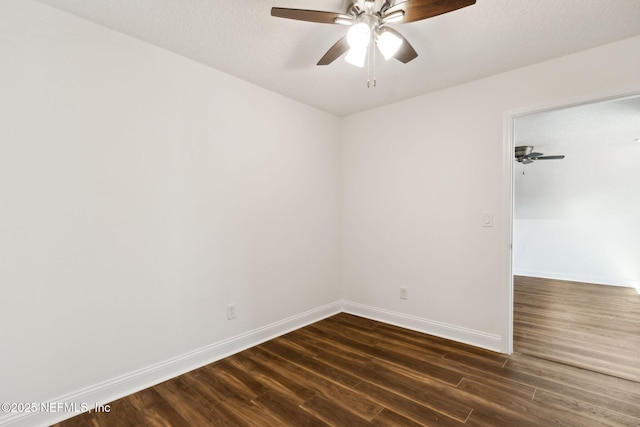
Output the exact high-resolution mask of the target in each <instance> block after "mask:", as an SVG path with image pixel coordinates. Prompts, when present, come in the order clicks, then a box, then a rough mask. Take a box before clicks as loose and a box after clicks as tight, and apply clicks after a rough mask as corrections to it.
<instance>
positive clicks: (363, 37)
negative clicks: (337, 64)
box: [347, 22, 371, 49]
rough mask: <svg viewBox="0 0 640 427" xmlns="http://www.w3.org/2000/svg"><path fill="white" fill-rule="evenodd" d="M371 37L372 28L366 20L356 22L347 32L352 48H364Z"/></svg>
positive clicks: (348, 41)
mask: <svg viewBox="0 0 640 427" xmlns="http://www.w3.org/2000/svg"><path fill="white" fill-rule="evenodd" d="M370 39H371V28H369V26H368V25H367V24H365V23H364V22H360V23H359V24H355V25H353V26H351V28H349V31H348V32H347V43H349V46H351V47H352V48H356V49H357V48H363V47H366V46H368V45H369V40H370Z"/></svg>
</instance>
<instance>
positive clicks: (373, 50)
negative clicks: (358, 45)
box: [367, 35, 376, 89]
mask: <svg viewBox="0 0 640 427" xmlns="http://www.w3.org/2000/svg"><path fill="white" fill-rule="evenodd" d="M371 39H372V40H371V43H369V46H367V50H368V51H367V89H369V88H371V67H372V66H373V87H376V47H375V41H374V40H375V39H374V37H373V35H371ZM371 56H373V61H372V60H371Z"/></svg>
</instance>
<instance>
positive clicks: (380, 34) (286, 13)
mask: <svg viewBox="0 0 640 427" xmlns="http://www.w3.org/2000/svg"><path fill="white" fill-rule="evenodd" d="M475 2H476V0H404V1H403V0H345V11H344V12H343V13H336V12H324V11H319V10H306V9H289V8H283V7H273V8H271V16H275V17H278V18H288V19H295V20H298V21H308V22H317V23H321V24H338V25H347V26H350V27H351V28H349V31H348V32H347V34H346V35H345V36H344V37H342V38H341V39H340V40H338V41H337V42H336V43H335V44H334V45H333V46H332V47H331V48H330V49H329V50H328V51H327V53H325V54H324V56H323V57H322V58H320V60H319V61H318V64H317V65H328V64H331V63H332V62H333V61H335V60H336V59H337V58H339V57H340V56H342V55H343V54H344V53H347V56H346V57H345V59H346V61H347V62H349V63H350V64H353V65H356V66H358V67H363V66H364V63H365V60H366V58H367V53H368V51H369V46H370V44H371V43H370V42H371V40H373V41H374V43H375V46H377V47H378V49H379V50H380V52H381V53H382V55H383V56H384V58H385V59H390V58H392V57H393V58H396V59H397V60H398V61H400V62H403V63H405V64H406V63H407V62H409V61H412V60H413V59H415V58H416V57H417V56H418V53H417V52H416V51H415V49H414V48H413V47H412V46H411V44H409V42H408V41H407V40H406V39H405V38H404V37H403V36H402V35H401V34H400V33H399V32H397V31H396V30H394V29H393V28H391V27H389V26H388V24H394V23H408V22H415V21H421V20H423V19H427V18H431V17H434V16H437V15H442V14H443V13H448V12H452V11H454V10H457V9H461V8H463V7H466V6H471V5H473V4H475ZM374 55H375V53H374Z"/></svg>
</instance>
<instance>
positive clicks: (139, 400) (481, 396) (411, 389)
mask: <svg viewBox="0 0 640 427" xmlns="http://www.w3.org/2000/svg"><path fill="white" fill-rule="evenodd" d="M552 424H554V425H562V426H580V427H585V426H602V425H609V426H638V425H640V383H637V382H632V381H627V380H623V379H620V378H615V377H611V376H608V375H604V374H599V373H594V372H590V371H587V370H583V369H579V368H575V367H571V366H567V365H563V364H558V363H554V362H550V361H547V360H542V359H539V358H535V357H530V356H525V355H522V354H514V355H512V356H505V355H502V354H498V353H493V352H490V351H486V350H482V349H478V348H475V347H471V346H468V345H464V344H460V343H457V342H453V341H448V340H445V339H442V338H438V337H433V336H429V335H424V334H421V333H418V332H414V331H409V330H406V329H402V328H398V327H395V326H391V325H387V324H383V323H379V322H375V321H372V320H368V319H363V318H360V317H356V316H352V315H349V314H345V313H342V314H338V315H336V316H332V317H330V318H328V319H325V320H322V321H320V322H317V323H314V324H312V325H309V326H307V327H304V328H302V329H299V330H297V331H294V332H291V333H289V334H286V335H284V336H281V337H279V338H276V339H274V340H271V341H268V342H266V343H264V344H261V345H258V346H256V347H253V348H251V349H248V350H245V351H243V352H241V353H238V354H235V355H233V356H230V357H228V358H226V359H223V360H220V361H218V362H215V363H212V364H210V365H207V366H204V367H202V368H199V369H196V370H194V371H192V372H189V373H187V374H184V375H181V376H179V377H177V378H174V379H171V380H169V381H166V382H164V383H161V384H159V385H157V386H154V387H151V388H149V389H146V390H143V391H141V392H139V393H135V394H132V395H130V396H127V397H125V398H122V399H119V400H117V401H115V402H112V403H111V412H109V413H95V412H94V413H86V414H82V415H79V416H77V417H75V418H71V419H69V420H67V421H65V422H62V423H60V424H57V426H58V427H75V426H89V425H90V426H95V427H101V426H122V427H127V426H140V425H144V426H269V427H272V426H339V427H342V426H348V427H351V426H381V427H390V426H393V427H398V426H408V427H411V426H463V425H464V426H491V427H496V426H548V425H552Z"/></svg>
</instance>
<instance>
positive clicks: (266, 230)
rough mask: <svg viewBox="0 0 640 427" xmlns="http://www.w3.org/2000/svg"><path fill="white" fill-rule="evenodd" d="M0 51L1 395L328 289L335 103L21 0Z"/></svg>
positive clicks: (184, 349)
mask: <svg viewBox="0 0 640 427" xmlns="http://www.w3.org/2000/svg"><path fill="white" fill-rule="evenodd" d="M0 55H1V56H2V58H3V59H2V66H1V67H0V92H1V96H0V153H1V154H0V284H1V290H2V295H1V296H0V306H1V309H0V324H1V325H2V328H3V332H2V338H1V343H2V344H1V346H2V348H1V350H0V402H24V401H28V402H40V401H47V400H51V399H54V398H57V397H60V396H64V395H67V394H68V393H71V392H76V391H79V390H83V389H84V388H85V387H89V386H93V385H95V384H100V383H101V382H103V381H108V380H111V379H113V378H117V377H118V376H121V375H125V374H127V373H129V372H132V371H136V370H139V369H143V368H146V367H148V366H151V365H153V364H156V363H160V362H163V361H166V360H170V359H171V358H175V357H179V356H181V355H185V354H189V352H192V351H195V350H197V349H199V348H202V347H204V346H207V345H211V344H212V343H221V342H224V341H225V340H227V339H230V338H233V337H236V336H238V335H241V334H245V333H248V332H251V331H256V330H260V328H264V327H265V326H266V325H270V324H273V323H274V322H275V323H277V322H281V321H283V319H288V318H290V317H291V316H297V315H300V314H301V313H305V312H307V311H309V310H315V309H317V308H318V307H322V306H324V305H326V304H330V303H335V301H337V300H339V297H340V294H339V292H340V291H339V288H338V278H337V265H338V262H337V256H338V255H337V254H338V229H339V227H338V206H339V204H338V195H337V191H338V188H339V187H338V185H337V179H338V178H337V177H338V173H337V153H338V150H337V143H338V139H339V135H338V131H339V126H338V125H339V123H338V119H337V118H336V117H334V116H330V115H328V114H326V113H323V112H320V111H318V110H315V109H312V108H310V107H307V106H304V105H301V104H299V103H297V102H294V101H292V100H289V99H287V98H284V97H282V96H280V95H276V94H274V93H271V92H269V91H266V90H264V89H261V88H258V87H256V86H253V85H251V84H248V83H246V82H243V81H241V80H238V79H236V78H234V77H230V76H228V75H225V74H223V73H221V72H217V71H215V70H212V69H210V68H207V67H204V66H202V65H199V64H197V63H194V62H192V61H189V60H186V59H184V58H182V57H179V56H177V55H174V54H172V53H169V52H166V51H163V50H160V49H157V48H155V47H152V46H150V45H147V44H145V43H142V42H140V41H137V40H134V39H132V38H129V37H126V36H123V35H121V34H118V33H115V32H112V31H110V30H108V29H106V28H103V27H99V26H97V25H94V24H91V23H88V22H86V21H83V20H80V19H78V18H75V17H73V16H71V15H67V14H65V13H61V12H59V11H56V10H54V9H51V8H49V7H47V6H43V5H41V4H39V3H34V2H31V1H25V0H3V1H2V2H0ZM228 303H235V304H236V311H237V318H236V319H234V320H231V321H228V320H227V319H226V305H227V304H228ZM1 415H2V414H0V416H1ZM4 415H7V414H4ZM8 415H11V414H8ZM0 424H1V419H0Z"/></svg>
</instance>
